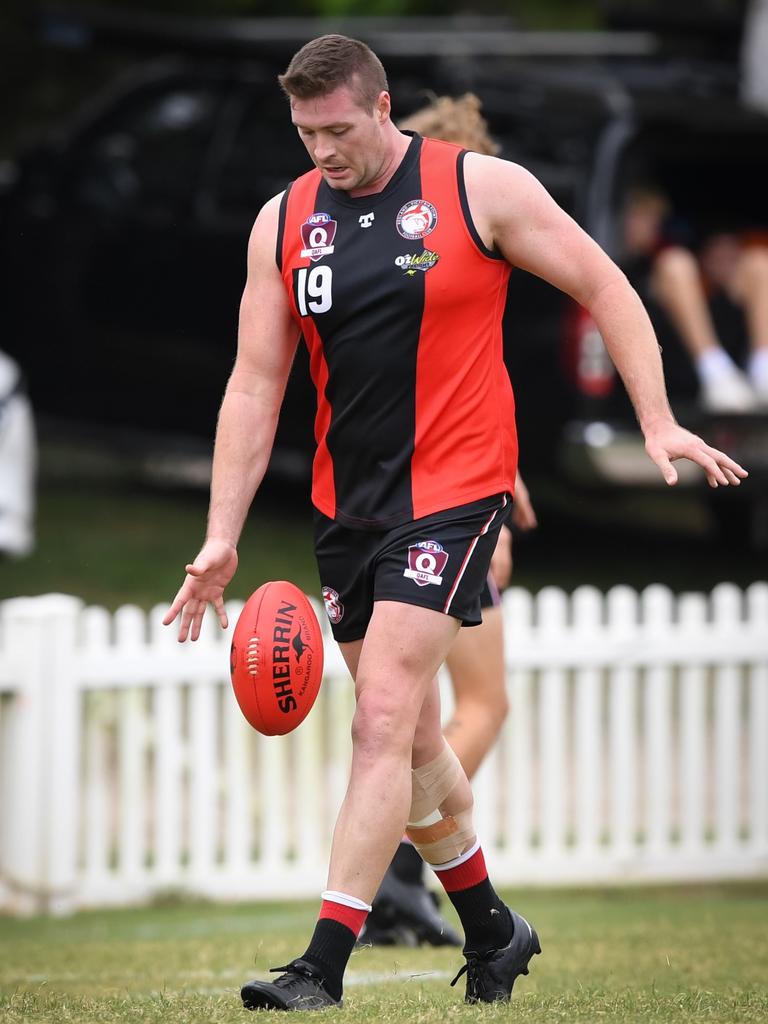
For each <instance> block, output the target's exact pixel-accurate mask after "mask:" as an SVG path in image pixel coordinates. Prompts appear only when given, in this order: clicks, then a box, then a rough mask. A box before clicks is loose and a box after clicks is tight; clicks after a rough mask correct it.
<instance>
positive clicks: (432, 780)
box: [405, 743, 475, 864]
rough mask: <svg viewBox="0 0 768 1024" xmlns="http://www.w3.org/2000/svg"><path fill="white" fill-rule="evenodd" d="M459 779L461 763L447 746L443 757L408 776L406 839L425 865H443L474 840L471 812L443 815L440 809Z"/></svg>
mask: <svg viewBox="0 0 768 1024" xmlns="http://www.w3.org/2000/svg"><path fill="white" fill-rule="evenodd" d="M460 777H461V762H460V761H459V759H458V757H456V755H455V754H454V752H453V750H452V749H451V748H450V746H449V745H448V744H447V743H446V744H445V745H444V747H443V750H442V753H440V754H438V756H437V757H436V758H435V759H434V761H430V762H429V763H428V764H425V765H422V766H421V767H420V768H414V769H413V771H412V772H411V782H412V787H413V788H412V797H411V810H410V813H409V815H408V826H407V828H406V830H405V832H406V835H407V836H408V838H409V839H410V840H411V842H412V843H413V845H414V846H415V847H416V849H417V850H418V851H419V853H420V854H421V856H422V857H423V858H424V860H425V861H427V863H428V864H445V863H446V862H447V861H449V860H453V859H454V858H456V857H458V856H459V855H460V854H462V853H463V852H464V850H465V849H466V847H467V845H468V843H470V842H471V841H472V839H474V836H475V830H474V826H473V824H472V808H471V807H470V808H469V809H468V810H466V811H461V812H460V813H458V814H456V815H455V816H454V815H443V814H442V813H441V812H440V805H441V804H442V803H443V802H444V800H445V799H446V798H447V796H448V794H449V793H450V792H451V790H452V789H453V788H454V786H455V785H456V783H457V782H458V781H459V778H460Z"/></svg>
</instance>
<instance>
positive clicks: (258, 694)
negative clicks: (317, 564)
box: [230, 580, 323, 736]
mask: <svg viewBox="0 0 768 1024" xmlns="http://www.w3.org/2000/svg"><path fill="white" fill-rule="evenodd" d="M230 673H231V676H232V686H233V687H234V690H235V697H236V698H237V703H238V704H239V705H240V710H241V711H242V712H243V714H244V715H245V717H246V719H247V720H248V722H249V723H250V724H251V725H252V726H253V728H254V729H256V730H257V732H260V733H263V734H264V735H265V736H283V735H284V734H285V733H287V732H291V731H292V730H293V729H295V728H296V726H297V725H300V724H301V723H302V722H303V721H304V719H305V718H306V716H307V715H308V714H309V712H310V710H311V709H312V705H313V704H314V703H315V698H316V697H317V691H318V690H319V689H320V680H321V679H322V677H323V636H322V633H321V632H320V623H319V622H318V621H317V616H316V615H315V612H314V610H313V608H312V605H311V604H310V603H309V600H308V599H307V597H306V595H305V594H304V593H302V591H301V590H299V588H298V587H297V586H295V585H294V584H293V583H287V582H286V581H285V580H278V581H276V582H275V581H273V582H271V583H265V584H263V586H261V587H259V589H258V590H257V591H255V592H254V593H253V594H251V596H250V597H249V598H248V600H247V601H246V602H245V607H244V608H243V610H242V612H241V613H240V618H239V619H238V620H237V625H236V626H235V632H234V635H233V637H232V649H231V652H230Z"/></svg>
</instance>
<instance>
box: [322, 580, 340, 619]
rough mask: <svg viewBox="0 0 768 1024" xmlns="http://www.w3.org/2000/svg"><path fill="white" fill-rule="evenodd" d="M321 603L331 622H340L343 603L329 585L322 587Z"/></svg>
mask: <svg viewBox="0 0 768 1024" xmlns="http://www.w3.org/2000/svg"><path fill="white" fill-rule="evenodd" d="M323 604H324V605H325V611H326V614H327V615H328V618H329V619H330V620H331V622H332V623H333V624H334V625H336V623H338V622H341V620H342V619H343V618H344V605H343V604H342V603H341V601H340V600H339V595H338V594H337V593H336V591H335V590H331V588H330V587H323Z"/></svg>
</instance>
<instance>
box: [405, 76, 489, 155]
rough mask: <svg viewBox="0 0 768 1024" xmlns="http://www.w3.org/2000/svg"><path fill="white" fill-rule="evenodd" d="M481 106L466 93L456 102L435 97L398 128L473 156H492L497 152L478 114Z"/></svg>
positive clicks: (450, 98) (447, 97)
mask: <svg viewBox="0 0 768 1024" xmlns="http://www.w3.org/2000/svg"><path fill="white" fill-rule="evenodd" d="M480 108H481V103H480V100H479V99H478V98H477V96H475V94H474V93H471V92H467V93H465V94H464V95H463V96H459V98H458V99H454V98H453V97H452V96H436V97H435V99H434V100H433V101H432V102H431V103H430V104H428V105H427V106H426V107H422V108H421V109H420V110H417V111H416V112H415V113H413V114H411V115H410V117H406V118H405V120H404V121H401V122H400V124H399V125H398V127H399V128H408V129H410V130H411V131H414V132H418V133H419V134H420V135H426V136H427V137H428V138H430V139H443V140H444V141H445V142H455V143H457V145H459V146H463V147H464V148H465V149H471V150H472V151H473V152H474V153H485V154H487V155H488V156H496V154H497V153H498V152H499V150H500V149H501V147H500V146H497V145H496V143H495V142H494V141H493V139H492V138H491V136H490V134H489V132H488V122H487V121H486V120H485V118H484V117H483V115H482V114H481V113H480Z"/></svg>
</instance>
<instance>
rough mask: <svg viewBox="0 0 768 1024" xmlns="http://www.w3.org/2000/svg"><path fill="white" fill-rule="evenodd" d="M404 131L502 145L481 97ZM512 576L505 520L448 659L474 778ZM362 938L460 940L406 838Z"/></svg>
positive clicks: (525, 497)
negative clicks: (476, 613)
mask: <svg viewBox="0 0 768 1024" xmlns="http://www.w3.org/2000/svg"><path fill="white" fill-rule="evenodd" d="M399 127H400V130H401V131H412V132H418V134H419V135H422V136H425V137H427V138H431V139H442V140H443V141H445V142H454V143H456V145H457V146H461V147H462V148H463V149H468V150H472V151H473V152H474V153H484V154H486V155H487V156H496V155H497V154H498V152H499V146H497V144H496V143H495V142H494V141H493V139H492V138H491V136H490V134H489V131H488V122H487V121H486V120H485V118H484V117H483V115H482V113H481V103H480V100H479V99H478V97H477V96H475V95H473V94H472V93H466V94H465V95H464V96H461V97H459V98H454V97H451V96H438V97H435V99H434V100H433V101H432V102H431V103H429V104H428V105H427V106H425V107H422V108H421V109H420V110H417V111H416V112H415V113H413V114H411V115H410V117H407V118H406V119H405V120H404V121H401V122H400V124H399ZM510 518H511V521H512V523H513V525H514V526H515V527H517V529H519V530H523V531H527V530H531V529H533V528H534V527H535V526H536V514H535V512H534V510H533V506H532V504H531V499H530V495H529V493H528V488H527V487H526V486H525V484H524V483H523V480H522V478H521V476H520V474H519V473H518V474H517V479H516V481H515V498H514V502H513V503H512V510H511V513H510ZM511 575H512V531H511V530H510V529H509V527H508V526H502V528H501V531H500V533H499V540H498V542H497V544H496V549H495V550H494V553H493V557H492V558H491V569H490V572H489V573H488V579H487V581H486V584H485V587H484V588H483V592H482V595H481V597H480V608H481V611H482V616H483V621H482V623H481V624H480V625H479V626H476V627H475V628H474V629H462V630H459V634H458V636H457V637H456V639H455V641H454V643H453V647H451V650H450V653H449V654H448V657H447V658H446V662H445V663H446V667H447V669H448V673H449V675H450V679H451V688H452V690H453V697H454V706H453V713H452V715H451V718H450V721H449V722H448V723H447V724H446V726H445V728H444V729H443V735H444V736H445V738H446V739H447V740H448V742H449V743H450V745H451V747H452V749H453V751H454V753H455V754H456V755H457V757H458V758H459V761H460V762H461V766H462V768H463V769H464V771H465V773H466V776H467V778H468V779H470V780H471V779H472V778H473V777H474V775H475V773H476V772H477V769H478V768H479V767H480V765H481V764H482V762H483V760H484V759H485V756H486V754H487V753H488V751H489V750H490V749H491V747H492V746H493V744H494V743H495V742H496V739H497V737H498V735H499V733H500V731H501V727H502V726H503V724H504V720H505V719H506V717H507V713H508V710H509V705H508V699H507V686H506V666H505V663H504V624H503V621H502V614H501V603H500V593H501V591H502V590H503V589H504V587H506V586H507V585H508V584H509V580H510V578H511ZM359 941H360V943H361V944H365V943H371V944H373V945H406V946H416V945H419V944H420V943H426V944H428V945H432V946H448V945H452V946H460V945H461V943H462V940H461V938H460V936H459V935H458V934H457V933H456V932H455V931H454V929H453V928H451V927H450V925H448V924H447V923H446V922H445V921H444V920H443V919H442V917H441V916H440V914H439V913H438V910H437V900H436V894H434V893H431V892H429V890H428V889H427V887H426V885H425V883H424V861H423V860H422V857H421V854H420V853H419V851H418V850H417V849H416V848H415V847H414V845H413V843H411V841H410V840H409V839H408V837H407V835H406V836H404V837H403V839H402V841H401V843H400V846H399V847H398V849H397V851H396V853H395V856H394V859H393V861H392V863H391V864H390V866H389V868H388V869H387V873H386V874H385V876H384V878H383V880H382V883H381V886H380V888H379V891H378V893H377V894H376V897H375V899H374V900H373V909H372V911H371V913H370V915H369V916H368V919H367V921H366V923H365V925H364V927H363V930H362V932H361V933H360V940H359Z"/></svg>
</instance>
